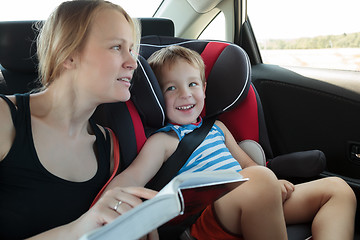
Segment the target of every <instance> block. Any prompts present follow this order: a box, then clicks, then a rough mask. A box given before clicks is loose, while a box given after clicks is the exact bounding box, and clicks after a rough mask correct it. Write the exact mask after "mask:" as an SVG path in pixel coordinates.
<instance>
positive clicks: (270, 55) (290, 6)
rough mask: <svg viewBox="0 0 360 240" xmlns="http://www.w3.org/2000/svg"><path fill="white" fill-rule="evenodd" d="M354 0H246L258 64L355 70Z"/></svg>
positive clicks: (359, 45) (358, 67)
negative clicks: (259, 54) (259, 59)
mask: <svg viewBox="0 0 360 240" xmlns="http://www.w3.org/2000/svg"><path fill="white" fill-rule="evenodd" d="M359 9H360V1H359V0H342V1H335V0H315V1H314V0H291V1H288V0H272V1H268V0H249V1H248V16H249V19H250V21H251V25H252V27H253V31H254V34H255V37H256V39H257V42H258V45H259V48H260V53H261V56H262V59H263V62H264V63H270V64H276V65H282V66H300V67H312V68H325V69H340V70H351V71H360V25H359V13H358V11H359Z"/></svg>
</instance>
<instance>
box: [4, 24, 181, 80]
mask: <svg viewBox="0 0 360 240" xmlns="http://www.w3.org/2000/svg"><path fill="white" fill-rule="evenodd" d="M139 21H140V23H141V29H142V32H141V35H142V36H146V35H154V34H156V35H161V36H174V32H175V30H174V29H175V27H174V23H173V22H172V21H171V20H170V19H166V18H139ZM36 22H37V21H9V22H0V64H1V65H2V66H3V67H4V68H5V69H7V70H10V71H17V72H23V73H35V72H36V71H37V69H36V66H37V63H38V60H37V57H36V36H37V33H36V30H35V29H34V27H33V26H34V24H35V23H36Z"/></svg>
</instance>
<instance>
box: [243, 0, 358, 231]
mask: <svg viewBox="0 0 360 240" xmlns="http://www.w3.org/2000/svg"><path fill="white" fill-rule="evenodd" d="M334 3H335V2H334V1H322V0H318V1H315V2H314V1H291V3H290V2H289V1H281V0H274V1H265V0H249V1H248V9H247V12H248V18H247V20H246V21H245V22H244V24H243V25H242V29H241V36H242V38H241V42H239V44H241V45H242V46H243V47H244V48H245V49H246V51H247V53H248V54H249V55H250V58H251V61H252V80H253V82H254V84H255V86H256V89H257V91H258V93H259V95H260V98H261V101H262V104H263V109H264V113H265V119H266V124H267V128H268V132H269V138H270V142H271V146H272V149H273V152H274V155H281V154H285V153H289V152H294V151H303V150H309V149H320V150H322V151H323V152H324V153H325V155H326V163H327V167H326V171H325V172H323V173H322V174H321V175H322V176H339V177H342V178H343V179H345V180H346V181H347V182H348V183H349V184H350V185H351V186H352V187H353V189H354V191H355V193H356V194H357V196H358V197H359V196H360V154H359V152H360V151H359V150H360V125H359V120H360V27H359V26H358V24H356V22H357V18H358V17H357V13H356V11H355V10H354V9H358V7H360V5H359V2H358V1H356V0H346V1H341V2H338V1H336V4H334ZM331 4H334V6H331V7H326V8H325V6H329V5H331ZM358 209H359V208H358ZM357 216H358V218H359V214H357ZM357 225H358V224H357ZM359 230H360V229H357V231H359Z"/></svg>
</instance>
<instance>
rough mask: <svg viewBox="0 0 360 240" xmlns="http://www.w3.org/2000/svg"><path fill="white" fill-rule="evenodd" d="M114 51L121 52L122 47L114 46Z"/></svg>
mask: <svg viewBox="0 0 360 240" xmlns="http://www.w3.org/2000/svg"><path fill="white" fill-rule="evenodd" d="M112 49H114V50H116V51H119V50H120V49H121V46H120V45H116V46H113V47H112Z"/></svg>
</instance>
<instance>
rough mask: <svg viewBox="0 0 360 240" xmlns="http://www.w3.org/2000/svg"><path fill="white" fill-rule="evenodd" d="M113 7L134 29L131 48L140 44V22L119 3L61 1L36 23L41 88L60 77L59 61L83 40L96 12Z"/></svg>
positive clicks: (65, 57)
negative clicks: (44, 18)
mask: <svg viewBox="0 0 360 240" xmlns="http://www.w3.org/2000/svg"><path fill="white" fill-rule="evenodd" d="M104 9H115V10H117V11H119V12H120V13H122V14H123V15H124V17H125V19H126V20H127V21H128V22H129V24H130V25H131V26H132V28H133V34H134V47H135V48H137V49H134V50H135V51H136V52H137V50H138V48H139V45H140V25H139V23H138V21H136V20H135V19H132V18H131V17H130V16H129V15H128V14H127V13H126V11H125V10H124V9H123V8H122V7H120V6H119V5H116V4H113V3H110V2H108V1H103V0H73V1H68V2H63V3H61V4H60V5H59V6H58V7H57V8H56V9H55V11H54V12H53V13H52V14H51V15H50V16H49V18H48V19H47V20H46V21H45V23H44V24H43V26H41V25H42V24H41V23H40V24H38V26H37V28H38V29H39V35H38V38H37V56H38V59H39V66H38V72H39V77H40V80H41V82H42V85H43V87H44V88H46V87H48V86H49V85H50V84H51V83H52V82H53V81H54V79H56V78H57V77H59V76H60V74H61V72H62V70H63V67H62V64H63V63H64V62H65V60H66V59H67V58H68V57H69V56H70V55H71V54H73V53H74V52H76V51H80V50H81V48H82V47H83V44H84V43H85V42H86V39H87V35H88V33H89V30H90V27H91V24H92V22H93V21H94V18H95V16H96V14H97V13H99V12H100V11H102V10H104Z"/></svg>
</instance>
